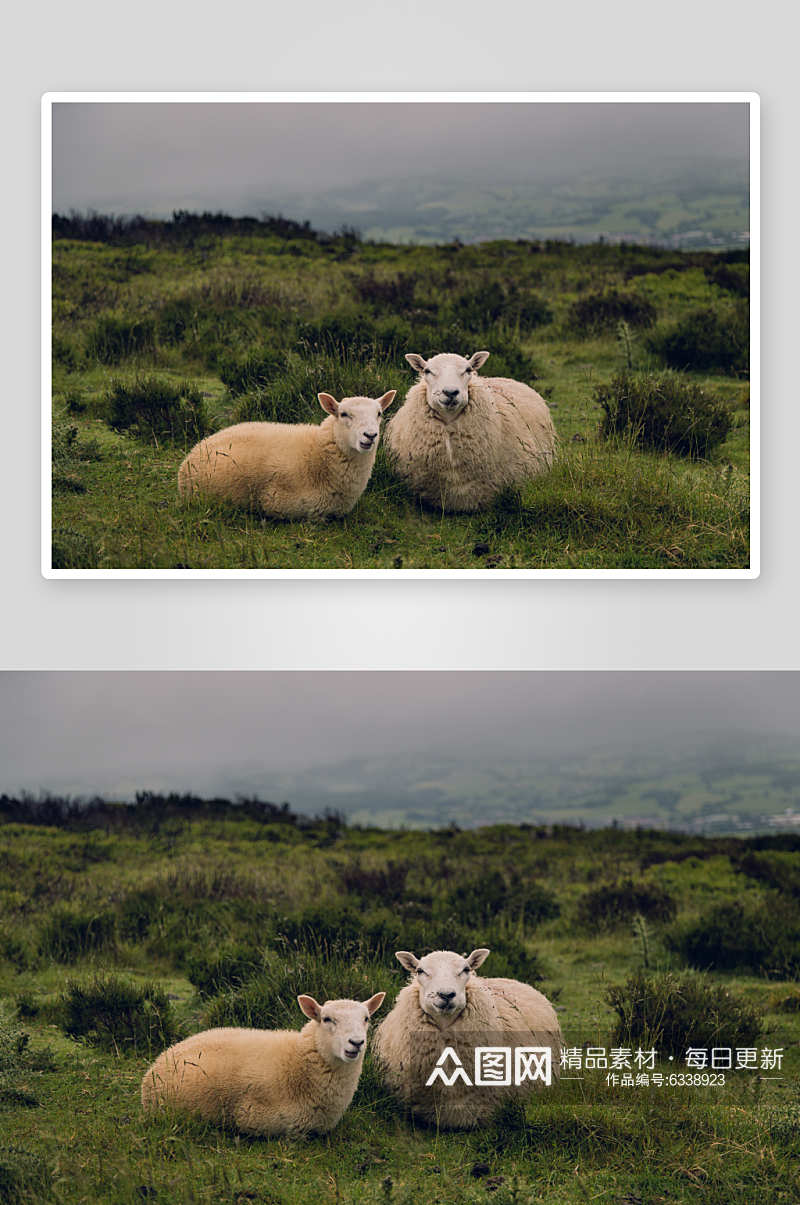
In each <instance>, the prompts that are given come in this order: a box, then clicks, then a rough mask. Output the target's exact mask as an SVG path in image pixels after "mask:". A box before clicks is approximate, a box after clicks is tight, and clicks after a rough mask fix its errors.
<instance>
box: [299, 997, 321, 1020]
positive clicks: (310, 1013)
mask: <svg viewBox="0 0 800 1205" xmlns="http://www.w3.org/2000/svg"><path fill="white" fill-rule="evenodd" d="M297 1003H298V1004H299V1005H300V1007H301V1009H302V1010H303V1012H304V1013H305V1015H306V1016H307V1017H308V1018H309V1020H311V1021H319V1019H320V1017H321V1016H322V1005H321V1004H317V1002H316V1000H315V999H314V997H313V996H298V997H297Z"/></svg>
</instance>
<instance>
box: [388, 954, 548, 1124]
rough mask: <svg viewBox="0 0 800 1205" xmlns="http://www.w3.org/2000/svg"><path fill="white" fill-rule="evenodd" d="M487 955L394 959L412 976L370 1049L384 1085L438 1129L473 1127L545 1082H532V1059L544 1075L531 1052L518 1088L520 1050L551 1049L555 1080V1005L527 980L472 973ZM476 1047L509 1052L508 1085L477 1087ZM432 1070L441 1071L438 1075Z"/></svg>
mask: <svg viewBox="0 0 800 1205" xmlns="http://www.w3.org/2000/svg"><path fill="white" fill-rule="evenodd" d="M488 954H489V951H488V950H473V951H472V953H471V954H468V955H462V954H456V953H454V952H453V951H450V950H436V951H434V952H433V953H432V954H427V955H426V956H425V957H424V958H419V959H418V958H415V956H414V955H413V954H410V953H408V952H407V951H406V950H400V951H398V953H397V954H396V957H397V958H398V959H399V961H400V962H401V963H402V965H403V966H404V967H405V968H406V970H407V971H411V972H412V974H413V979H412V981H411V982H410V983H409V984H408V986H407V987H404V988H403V989H402V991H401V992H400V993H399V995H398V997H397V1002H396V1004H395V1006H394V1008H393V1009H392V1011H391V1012H390V1013H389V1015H388V1017H386V1018H385V1020H384V1021H382V1022H381V1024H380V1025H379V1026H378V1030H377V1032H376V1034H375V1043H374V1047H373V1052H374V1054H375V1057H376V1058H377V1060H378V1061H379V1063H381V1064H382V1066H383V1074H384V1077H385V1081H386V1083H387V1085H388V1086H389V1087H391V1088H392V1089H393V1090H394V1091H395V1092H396V1094H397V1095H398V1096H399V1098H400V1101H401V1102H402V1104H403V1105H405V1107H406V1108H407V1109H408V1110H409V1111H410V1112H411V1113H412V1114H413V1115H414V1116H415V1117H417V1118H419V1119H420V1120H421V1121H424V1122H427V1123H428V1124H429V1125H438V1126H439V1127H440V1128H442V1129H473V1128H474V1127H476V1126H479V1125H481V1124H482V1123H483V1122H485V1121H486V1119H487V1118H488V1117H489V1116H490V1114H491V1113H492V1112H494V1110H495V1109H496V1108H497V1106H498V1105H499V1104H500V1103H501V1101H502V1100H504V1099H508V1098H509V1097H515V1096H516V1097H520V1096H521V1097H524V1096H525V1095H527V1093H529V1092H530V1091H531V1089H532V1088H534V1087H539V1086H540V1084H541V1083H542V1082H546V1080H542V1078H541V1075H540V1076H539V1078H537V1079H536V1080H534V1079H532V1078H531V1077H530V1071H531V1069H532V1071H533V1073H534V1075H535V1074H536V1073H537V1060H539V1063H540V1069H541V1073H542V1075H544V1072H545V1069H546V1063H545V1062H541V1060H542V1057H543V1056H542V1054H541V1053H540V1054H539V1055H534V1056H531V1055H530V1053H528V1055H527V1056H525V1057H526V1058H527V1059H528V1064H527V1066H528V1076H527V1077H525V1075H524V1071H525V1064H524V1062H523V1063H521V1064H520V1066H521V1068H522V1070H523V1075H522V1076H521V1079H522V1082H521V1083H520V1084H519V1085H517V1083H516V1079H517V1063H516V1060H517V1058H518V1055H517V1049H518V1048H521V1049H522V1050H523V1051H524V1049H525V1048H526V1047H536V1048H540V1049H541V1050H543V1049H544V1048H547V1049H549V1051H550V1065H551V1079H552V1077H553V1076H556V1077H557V1076H558V1075H559V1065H560V1058H561V1044H562V1037H561V1029H560V1027H559V1024H558V1018H557V1017H556V1014H555V1010H554V1009H553V1006H552V1004H551V1003H550V1001H549V1000H548V999H547V998H546V997H545V996H543V995H542V993H541V992H537V991H536V989H535V988H532V987H529V986H528V985H527V984H526V983H518V982H517V981H516V980H515V979H481V978H479V977H478V976H476V975H475V974H474V972H475V971H476V970H477V968H478V967H479V966H481V964H482V963H483V961H484V960H485V958H486V956H487V955H488ZM478 1047H484V1048H489V1049H490V1050H492V1049H493V1050H495V1051H497V1050H498V1049H499V1050H501V1051H503V1052H505V1050H509V1051H510V1054H509V1055H508V1056H506V1055H505V1054H503V1055H502V1056H501V1062H502V1063H503V1067H504V1068H505V1070H506V1072H507V1074H506V1076H505V1077H504V1078H508V1077H509V1076H510V1078H511V1083H510V1084H509V1085H506V1086H503V1085H500V1084H498V1083H487V1084H485V1086H484V1085H482V1084H476V1082H475V1080H476V1074H475V1073H476V1063H475V1051H476V1049H477V1048H478ZM453 1055H455V1056H456V1058H457V1060H458V1063H460V1065H461V1067H462V1071H461V1072H459V1071H458V1069H457V1068H458V1063H457V1062H456V1061H454V1059H453ZM481 1057H483V1056H481ZM532 1057H533V1061H531V1058H532ZM544 1057H545V1058H546V1056H544ZM506 1058H507V1064H506V1063H505V1062H503V1060H505V1059H506ZM437 1065H438V1066H439V1067H441V1071H438V1072H437ZM498 1066H500V1064H498V1063H497V1055H496V1056H495V1068H497V1067H498ZM480 1074H481V1076H483V1070H481V1073H480ZM432 1077H433V1079H432ZM431 1079H432V1082H431Z"/></svg>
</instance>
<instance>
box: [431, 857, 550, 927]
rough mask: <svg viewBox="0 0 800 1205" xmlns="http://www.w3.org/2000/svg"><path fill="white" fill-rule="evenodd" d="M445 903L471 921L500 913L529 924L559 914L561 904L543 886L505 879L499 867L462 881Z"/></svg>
mask: <svg viewBox="0 0 800 1205" xmlns="http://www.w3.org/2000/svg"><path fill="white" fill-rule="evenodd" d="M444 906H445V908H447V909H448V910H449V911H452V912H454V913H457V914H461V915H464V916H468V917H469V918H470V919H471V920H473V921H481V920H488V919H492V918H493V917H496V916H498V914H499V913H504V914H505V916H506V917H507V918H508V919H509V920H512V921H520V922H522V923H524V924H527V925H529V926H533V925H536V924H538V923H539V922H540V921H543V920H550V919H552V918H553V917H556V916H559V915H560V914H561V907H560V905H559V903H558V901H557V899H556V897H555V896H554V895H553V893H552V891H549V890H548V889H547V888H546V887H542V886H541V885H540V884H539V883H532V882H523V881H522V879H521V878H520V877H519V876H518V875H515V876H512V877H511V879H510V881H509V880H507V879H506V878H505V877H504V876H503V875H502V874H501V873H500V871H499V870H493V871H487V872H486V873H485V874H483V875H481V876H480V877H479V878H476V879H466V880H462V881H461V882H460V883H459V884H458V885H457V886H456V887H454V888H453V889H452V890H451V891H450V892H448V894H447V896H446V898H445V901H444Z"/></svg>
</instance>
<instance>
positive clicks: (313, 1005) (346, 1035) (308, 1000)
mask: <svg viewBox="0 0 800 1205" xmlns="http://www.w3.org/2000/svg"><path fill="white" fill-rule="evenodd" d="M385 995H386V993H385V992H377V993H376V995H374V996H371V997H370V999H369V1000H367V1001H365V1003H364V1004H362V1003H361V1002H360V1001H358V1000H328V1001H327V1002H326V1003H325V1004H317V1002H316V1000H315V999H314V997H313V996H298V997H297V1002H298V1004H299V1005H300V1008H301V1009H302V1010H303V1012H304V1013H305V1015H306V1016H307V1017H308V1018H309V1019H310V1020H311V1021H316V1023H317V1050H318V1051H319V1053H320V1054H321V1055H322V1057H323V1058H324V1059H325V1060H326V1062H328V1063H333V1064H334V1065H335V1064H337V1063H360V1062H361V1060H362V1059H363V1057H364V1050H365V1049H366V1045H367V1030H368V1029H369V1019H370V1017H371V1016H372V1014H373V1013H374V1012H376V1011H377V1010H378V1009H379V1008H380V1006H381V1005H382V1004H383V999H384V996H385Z"/></svg>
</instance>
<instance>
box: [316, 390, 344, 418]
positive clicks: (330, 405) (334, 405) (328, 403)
mask: <svg viewBox="0 0 800 1205" xmlns="http://www.w3.org/2000/svg"><path fill="white" fill-rule="evenodd" d="M317 397H318V398H319V404H320V406H321V407H322V409H323V410H327V411H328V414H338V413H339V403H338V402H337V400H336V398H335V397H331V395H330V394H329V393H318V394H317Z"/></svg>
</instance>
